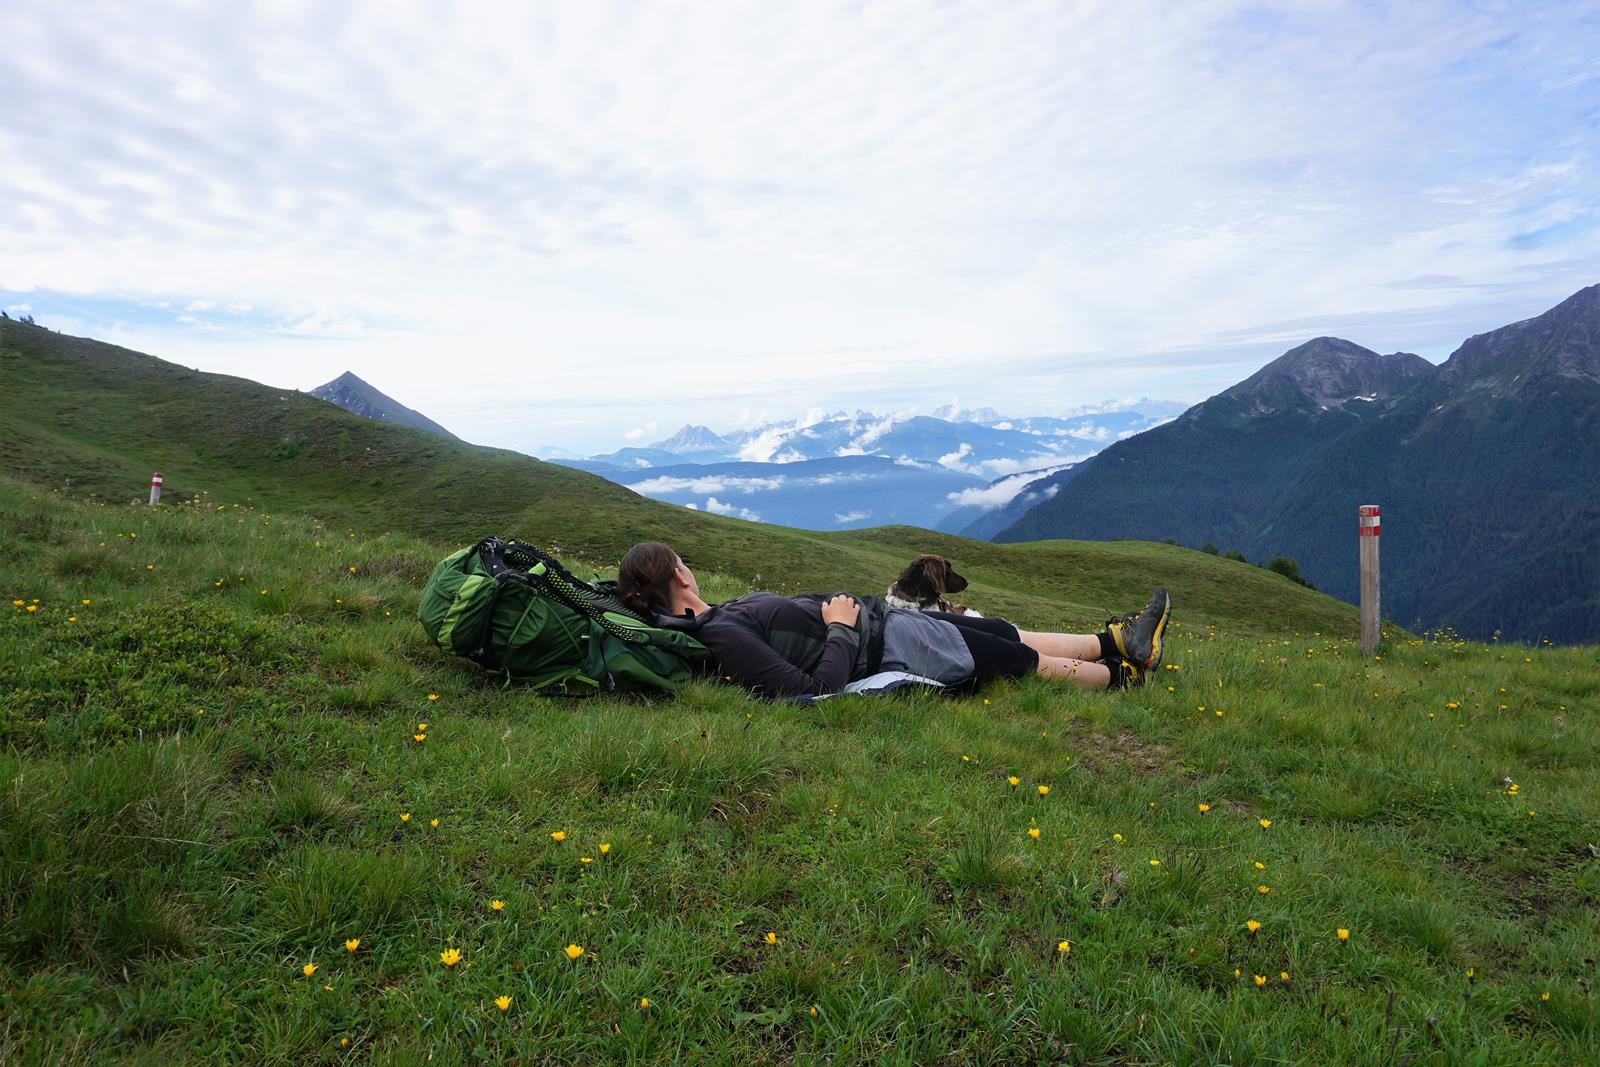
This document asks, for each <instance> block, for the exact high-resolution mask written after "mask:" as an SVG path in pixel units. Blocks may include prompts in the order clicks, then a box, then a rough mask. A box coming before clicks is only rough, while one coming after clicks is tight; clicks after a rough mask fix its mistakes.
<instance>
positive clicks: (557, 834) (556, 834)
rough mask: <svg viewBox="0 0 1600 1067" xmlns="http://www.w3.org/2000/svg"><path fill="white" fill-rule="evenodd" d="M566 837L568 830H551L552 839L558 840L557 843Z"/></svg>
mask: <svg viewBox="0 0 1600 1067" xmlns="http://www.w3.org/2000/svg"><path fill="white" fill-rule="evenodd" d="M566 839H567V832H566V831H565V830H552V831H551V832H550V840H552V841H554V842H556V843H557V844H560V843H561V842H563V841H565V840H566Z"/></svg>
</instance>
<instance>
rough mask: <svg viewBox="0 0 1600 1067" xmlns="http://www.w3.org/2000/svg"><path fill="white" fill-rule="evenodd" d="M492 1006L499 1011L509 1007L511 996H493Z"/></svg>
mask: <svg viewBox="0 0 1600 1067" xmlns="http://www.w3.org/2000/svg"><path fill="white" fill-rule="evenodd" d="M494 1006H495V1007H497V1008H499V1009H500V1010H501V1011H505V1010H506V1009H508V1008H510V1007H511V998H510V997H504V996H502V997H495V998H494Z"/></svg>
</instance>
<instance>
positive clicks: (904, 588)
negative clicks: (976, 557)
mask: <svg viewBox="0 0 1600 1067" xmlns="http://www.w3.org/2000/svg"><path fill="white" fill-rule="evenodd" d="M966 587H967V580H966V579H965V578H963V577H961V575H959V574H957V573H956V569H955V568H954V567H952V566H950V561H949V560H947V559H945V558H944V557H943V556H918V557H917V558H916V559H914V560H912V561H911V565H910V566H908V567H907V568H906V569H905V570H903V571H901V572H900V577H898V578H896V579H895V580H894V584H893V585H891V586H890V587H889V592H888V594H887V595H886V596H885V597H884V598H883V599H884V600H885V602H887V603H888V605H889V606H890V607H893V608H907V609H909V610H911V611H946V612H950V613H951V614H954V615H971V616H972V617H973V618H975V619H981V618H983V616H982V615H981V614H980V613H978V612H976V611H974V610H972V609H971V608H969V607H967V606H966V605H965V604H957V603H954V602H953V601H951V600H948V599H946V597H945V594H946V593H959V592H961V590H963V589H965V588H966Z"/></svg>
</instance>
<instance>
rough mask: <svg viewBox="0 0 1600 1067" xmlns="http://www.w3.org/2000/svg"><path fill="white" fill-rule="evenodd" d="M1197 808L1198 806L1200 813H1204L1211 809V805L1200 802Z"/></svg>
mask: <svg viewBox="0 0 1600 1067" xmlns="http://www.w3.org/2000/svg"><path fill="white" fill-rule="evenodd" d="M1199 808H1200V814H1201V815H1204V814H1205V813H1206V812H1208V811H1210V810H1211V805H1210V804H1201V805H1199Z"/></svg>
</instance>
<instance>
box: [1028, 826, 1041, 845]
mask: <svg viewBox="0 0 1600 1067" xmlns="http://www.w3.org/2000/svg"><path fill="white" fill-rule="evenodd" d="M1028 836H1029V837H1031V838H1033V839H1034V840H1035V841H1037V840H1039V828H1038V827H1037V826H1030V827H1028Z"/></svg>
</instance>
